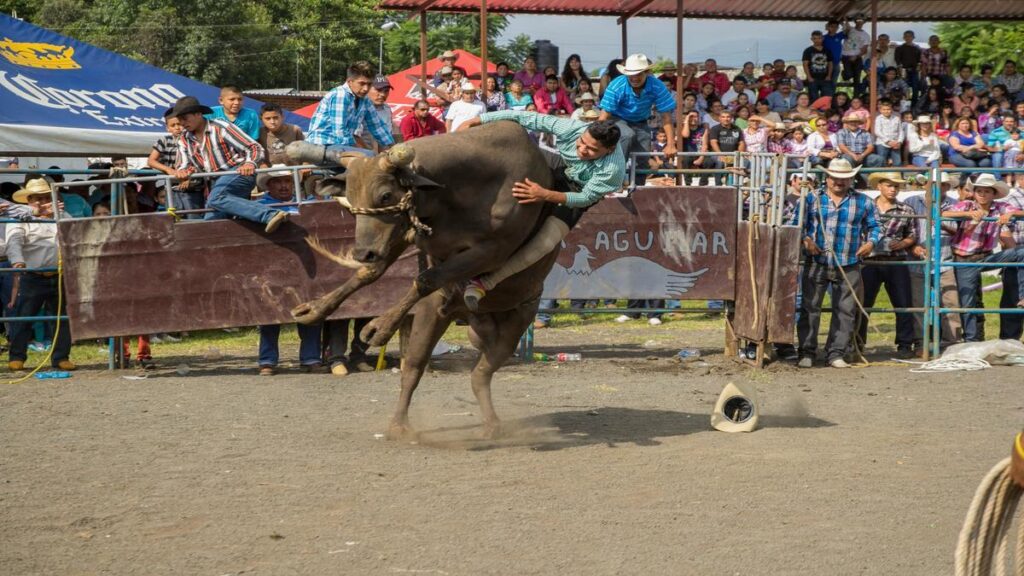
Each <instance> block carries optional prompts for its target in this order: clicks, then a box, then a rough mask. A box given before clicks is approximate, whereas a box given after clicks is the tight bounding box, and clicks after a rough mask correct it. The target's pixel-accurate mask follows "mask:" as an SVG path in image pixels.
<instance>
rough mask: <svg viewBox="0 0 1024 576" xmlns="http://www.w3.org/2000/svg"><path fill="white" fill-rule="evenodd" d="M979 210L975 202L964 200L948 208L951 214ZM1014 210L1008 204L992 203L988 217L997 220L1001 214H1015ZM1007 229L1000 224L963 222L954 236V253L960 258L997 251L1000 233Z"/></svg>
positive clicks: (952, 243) (952, 244)
mask: <svg viewBox="0 0 1024 576" xmlns="http://www.w3.org/2000/svg"><path fill="white" fill-rule="evenodd" d="M978 208H979V206H978V203H977V202H975V201H974V200H964V201H962V202H957V203H956V204H954V205H952V206H950V207H949V208H948V210H949V211H951V212H970V211H972V210H977V209H978ZM1013 211H1014V210H1013V208H1012V207H1011V206H1010V205H1009V204H1007V203H1006V202H998V201H997V202H992V205H991V206H989V208H988V216H989V217H993V218H997V217H999V215H1000V214H1005V213H1007V212H1013ZM1005 229H1006V227H1005V226H1002V225H1001V224H999V222H974V221H973V220H961V221H960V222H959V224H958V225H957V229H956V233H955V234H953V240H952V242H951V244H950V245H951V246H952V247H953V253H954V254H957V255H960V256H972V255H974V254H979V253H983V252H991V251H993V250H995V248H996V245H997V244H998V243H999V233H1000V232H1002V231H1003V230H1005Z"/></svg>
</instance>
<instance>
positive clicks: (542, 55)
mask: <svg viewBox="0 0 1024 576" xmlns="http://www.w3.org/2000/svg"><path fill="white" fill-rule="evenodd" d="M531 56H533V57H534V59H536V60H537V69H538V70H543V69H544V67H546V66H554V68H555V70H557V71H558V73H561V71H562V64H561V63H560V62H559V61H558V46H555V45H554V44H552V43H551V41H550V40H535V41H534V42H533V53H532V54H531Z"/></svg>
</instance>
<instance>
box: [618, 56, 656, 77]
mask: <svg viewBox="0 0 1024 576" xmlns="http://www.w3.org/2000/svg"><path fill="white" fill-rule="evenodd" d="M651 66H652V64H651V60H650V58H648V57H647V56H646V55H644V54H630V55H629V58H626V63H625V64H616V65H615V67H616V68H618V70H619V73H620V74H623V75H625V76H636V75H637V74H642V73H644V72H647V71H648V70H650V69H651Z"/></svg>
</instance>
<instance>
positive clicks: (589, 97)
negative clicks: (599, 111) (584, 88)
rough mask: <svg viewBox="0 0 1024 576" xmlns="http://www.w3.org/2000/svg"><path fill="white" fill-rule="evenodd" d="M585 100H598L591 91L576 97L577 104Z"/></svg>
mask: <svg viewBox="0 0 1024 576" xmlns="http://www.w3.org/2000/svg"><path fill="white" fill-rule="evenodd" d="M584 100H590V101H593V102H597V96H594V95H593V94H592V93H590V92H584V93H583V94H580V95H579V96H577V97H576V103H577V104H579V103H580V102H583V101H584Z"/></svg>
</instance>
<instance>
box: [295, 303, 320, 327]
mask: <svg viewBox="0 0 1024 576" xmlns="http://www.w3.org/2000/svg"><path fill="white" fill-rule="evenodd" d="M291 313H292V318H293V319H294V320H295V321H296V322H298V323H299V324H316V323H317V322H320V321H322V320H323V319H324V315H323V312H321V311H320V309H319V308H317V307H315V306H313V305H312V304H310V303H309V302H306V303H304V304H299V305H298V306H296V307H295V308H292V312H291Z"/></svg>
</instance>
